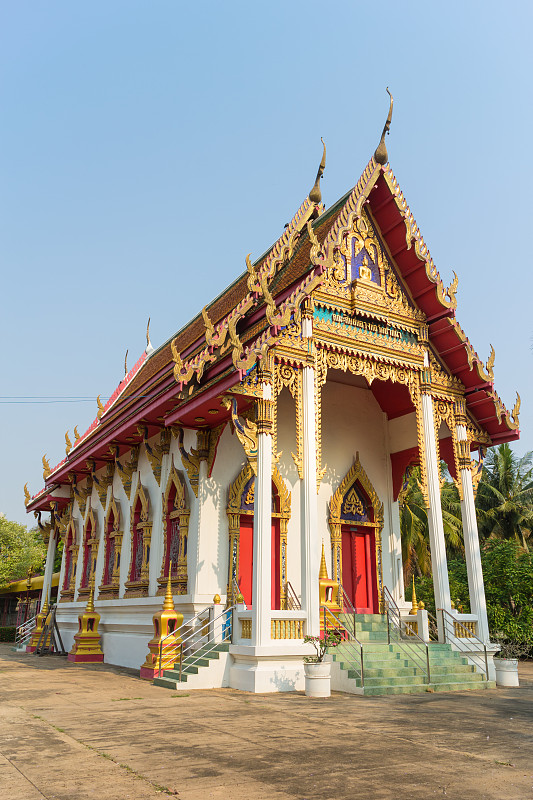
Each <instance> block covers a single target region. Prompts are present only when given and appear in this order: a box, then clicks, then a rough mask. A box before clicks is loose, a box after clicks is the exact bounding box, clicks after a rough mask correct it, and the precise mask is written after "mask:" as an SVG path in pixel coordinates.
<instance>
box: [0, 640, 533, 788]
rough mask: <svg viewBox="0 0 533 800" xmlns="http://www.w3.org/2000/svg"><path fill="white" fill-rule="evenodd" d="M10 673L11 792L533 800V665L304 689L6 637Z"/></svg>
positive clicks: (2, 775) (3, 717)
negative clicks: (209, 679)
mask: <svg viewBox="0 0 533 800" xmlns="http://www.w3.org/2000/svg"><path fill="white" fill-rule="evenodd" d="M0 678H1V684H0V700H1V703H0V787H1V788H2V796H3V797H6V798H9V800H43V799H44V800H86V798H95V800H96V798H98V800H153V798H168V797H174V798H175V797H178V798H180V800H209V799H210V798H214V800H222V798H223V799H224V800H354V798H363V799H364V800H428V798H432V797H439V798H440V797H445V798H447V800H448V799H450V800H465V799H466V798H468V800H481V799H482V798H487V800H502V799H503V798H510V800H522V798H524V800H525V798H528V799H529V800H531V798H533V663H527V664H523V665H521V682H522V685H521V687H520V689H493V690H486V691H481V692H467V693H466V692H465V693H456V694H455V693H454V694H430V693H427V694H422V695H400V696H387V697H358V696H353V695H344V694H340V693H338V694H334V696H333V697H332V698H331V699H329V700H308V699H307V698H306V697H304V696H303V695H302V694H277V695H251V694H247V693H244V692H237V691H233V690H232V689H220V690H210V691H194V692H187V691H186V689H185V690H184V691H180V692H170V691H169V690H167V689H162V688H159V687H157V686H152V685H151V684H149V683H145V682H144V681H141V680H140V679H139V678H138V677H137V676H136V674H134V673H132V672H130V671H128V670H122V669H119V668H115V667H109V666H107V665H103V666H96V665H84V666H80V665H75V664H70V663H68V662H67V661H66V659H60V658H58V657H54V656H44V657H43V658H39V657H36V656H32V655H28V656H24V655H18V654H16V653H14V652H13V651H12V650H11V649H10V646H9V645H0Z"/></svg>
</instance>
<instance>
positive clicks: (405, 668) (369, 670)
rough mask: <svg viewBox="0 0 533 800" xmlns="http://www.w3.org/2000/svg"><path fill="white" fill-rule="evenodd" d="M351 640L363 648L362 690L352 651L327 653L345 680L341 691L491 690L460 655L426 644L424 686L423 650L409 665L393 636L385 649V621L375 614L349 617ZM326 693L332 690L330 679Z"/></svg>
mask: <svg viewBox="0 0 533 800" xmlns="http://www.w3.org/2000/svg"><path fill="white" fill-rule="evenodd" d="M339 618H340V620H341V621H342V622H343V624H345V625H346V627H347V628H349V629H350V630H351V629H352V628H353V620H354V617H353V616H349V615H344V614H341V615H340V617H339ZM355 635H356V637H357V639H358V640H359V641H360V642H361V644H362V646H363V664H364V685H363V686H361V679H360V675H359V672H358V671H357V670H355V669H354V667H353V661H354V660H355V661H356V665H357V666H359V660H358V658H357V659H354V656H353V653H354V648H353V646H350V645H345V644H341V645H339V646H338V647H335V648H331V649H330V650H329V653H330V655H331V656H332V658H333V661H335V662H338V664H339V666H340V669H341V671H342V672H341V678H344V679H345V678H348V679H350V680H349V681H348V682H346V681H345V680H343V683H344V685H345V688H346V689H348V686H350V685H351V687H352V689H354V690H356V691H357V693H362V694H365V695H381V694H412V693H414V692H427V691H428V690H429V691H434V692H454V691H456V692H458V691H467V690H472V689H492V688H494V686H495V685H496V684H495V682H494V681H487V680H486V678H485V675H484V674H481V673H480V672H477V671H476V669H475V667H473V666H472V665H471V664H469V662H468V659H467V658H465V657H464V656H463V654H461V653H459V652H457V651H455V650H452V648H451V645H449V644H441V643H439V642H430V644H429V663H430V673H431V682H430V683H429V684H428V682H427V676H426V674H425V671H424V668H423V666H424V665H425V659H426V652H425V649H424V648H423V646H422V645H420V646H417V648H416V649H417V650H418V652H419V653H420V658H419V659H418V660H417V661H414V660H413V659H412V658H410V657H409V655H408V653H409V651H410V648H409V647H408V646H406V644H405V642H404V640H402V642H401V644H396V643H394V639H395V637H396V638H397V634H391V644H388V643H387V619H386V617H383V616H380V615H378V614H358V615H357V616H356V617H355ZM356 649H358V648H356ZM350 662H352V663H350ZM419 664H420V666H418V665H419ZM332 688H336V687H335V679H334V677H333V680H332ZM339 688H342V687H341V686H339ZM348 690H349V689H348Z"/></svg>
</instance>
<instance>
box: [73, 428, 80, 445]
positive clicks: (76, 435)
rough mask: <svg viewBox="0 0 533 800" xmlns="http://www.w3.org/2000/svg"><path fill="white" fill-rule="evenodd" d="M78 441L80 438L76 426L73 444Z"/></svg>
mask: <svg viewBox="0 0 533 800" xmlns="http://www.w3.org/2000/svg"><path fill="white" fill-rule="evenodd" d="M79 439H81V436H80V434H79V433H78V426H77V425H74V444H76V442H77V441H78V440H79Z"/></svg>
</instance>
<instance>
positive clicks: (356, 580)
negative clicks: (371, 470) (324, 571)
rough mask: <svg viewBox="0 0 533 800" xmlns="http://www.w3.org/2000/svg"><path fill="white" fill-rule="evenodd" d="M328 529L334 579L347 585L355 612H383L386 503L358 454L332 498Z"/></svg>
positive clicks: (340, 601)
mask: <svg viewBox="0 0 533 800" xmlns="http://www.w3.org/2000/svg"><path fill="white" fill-rule="evenodd" d="M329 528H330V534H331V550H332V556H333V577H334V580H336V581H339V582H340V583H342V584H343V585H344V584H347V585H345V586H344V588H345V590H346V591H347V594H348V595H349V596H350V599H351V601H352V603H353V604H354V606H355V608H356V610H360V611H361V612H366V613H377V612H378V611H379V613H382V612H383V608H384V602H383V569H382V560H381V532H382V530H383V503H381V502H380V500H379V497H378V496H377V494H376V491H375V489H374V487H373V486H372V484H371V482H370V480H369V478H368V475H367V474H366V472H365V470H364V469H363V467H362V466H361V462H360V461H359V453H357V454H356V456H355V461H354V463H353V465H352V466H351V467H350V469H349V470H348V472H347V473H346V475H345V476H344V478H343V480H342V481H341V483H340V484H339V486H338V488H337V490H336V491H335V493H334V494H333V496H332V498H331V502H330V508H329ZM339 603H340V604H342V600H341V598H340V597H339ZM358 606H359V608H358Z"/></svg>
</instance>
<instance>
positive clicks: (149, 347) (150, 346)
mask: <svg viewBox="0 0 533 800" xmlns="http://www.w3.org/2000/svg"><path fill="white" fill-rule="evenodd" d="M153 352H154V346H153V344H152V342H151V341H150V317H148V324H147V325H146V349H145V353H146V355H147V356H149V355H150V354H151V353H153Z"/></svg>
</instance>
